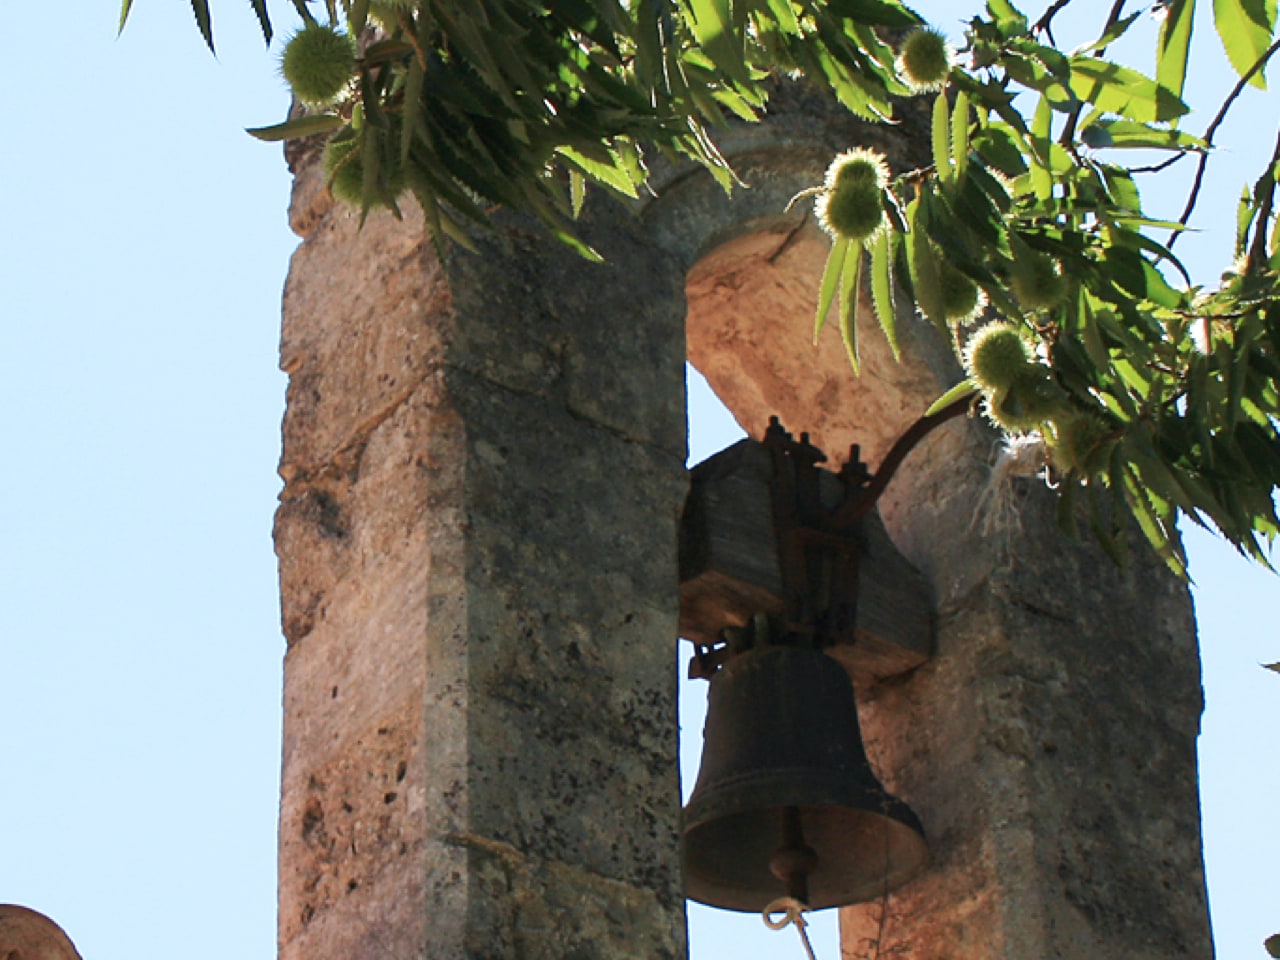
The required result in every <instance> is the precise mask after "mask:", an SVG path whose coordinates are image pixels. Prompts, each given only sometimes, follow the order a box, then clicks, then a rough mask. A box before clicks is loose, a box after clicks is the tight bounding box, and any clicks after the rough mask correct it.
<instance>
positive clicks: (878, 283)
mask: <svg viewBox="0 0 1280 960" xmlns="http://www.w3.org/2000/svg"><path fill="white" fill-rule="evenodd" d="M893 239H894V235H893V232H892V231H890V230H888V229H882V230H880V231H879V232H878V233H877V234H876V238H875V243H874V245H873V246H872V248H871V304H872V306H874V307H875V311H876V319H877V320H878V321H879V322H880V329H881V330H882V331H883V332H884V338H885V339H886V340H888V341H889V349H890V350H891V351H893V359H895V360H899V359H901V357H900V355H899V353H898V318H897V315H896V314H895V313H894V303H893V252H892V246H893Z"/></svg>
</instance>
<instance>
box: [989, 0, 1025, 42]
mask: <svg viewBox="0 0 1280 960" xmlns="http://www.w3.org/2000/svg"><path fill="white" fill-rule="evenodd" d="M987 10H988V11H989V12H990V13H991V16H992V18H993V19H994V20H995V21H996V23H997V24H998V25H999V27H1000V31H1001V32H1002V33H1004V34H1006V35H1009V34H1013V33H1026V30H1027V18H1026V17H1025V16H1024V15H1023V14H1022V12H1021V11H1020V10H1018V9H1017V8H1016V7H1014V5H1013V4H1012V3H1009V0H987Z"/></svg>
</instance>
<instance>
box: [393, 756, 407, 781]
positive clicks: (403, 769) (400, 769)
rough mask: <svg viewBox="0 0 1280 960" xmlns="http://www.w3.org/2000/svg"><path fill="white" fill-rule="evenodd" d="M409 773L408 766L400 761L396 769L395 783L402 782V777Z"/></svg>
mask: <svg viewBox="0 0 1280 960" xmlns="http://www.w3.org/2000/svg"><path fill="white" fill-rule="evenodd" d="M408 772H409V764H407V763H405V761H403V760H401V761H400V764H399V766H397V767H396V783H403V782H404V775H405V774H406V773H408Z"/></svg>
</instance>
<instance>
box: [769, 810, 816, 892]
mask: <svg viewBox="0 0 1280 960" xmlns="http://www.w3.org/2000/svg"><path fill="white" fill-rule="evenodd" d="M817 865H818V853H817V851H816V850H814V849H813V847H811V846H809V845H808V844H807V843H805V842H804V831H803V829H802V827H801V824H800V809H799V808H798V807H791V806H788V807H783V808H782V846H780V847H779V848H778V849H777V850H775V851H774V853H773V856H772V857H770V858H769V872H770V873H772V874H773V875H774V876H775V877H777V878H778V879H779V880H781V881H782V882H783V883H785V884H786V885H787V896H789V897H791V898H792V899H793V900H797V901H799V902H800V903H801V904H803V905H804V909H805V910H808V909H809V874H811V873H812V872H813V868H814V867H816V866H817Z"/></svg>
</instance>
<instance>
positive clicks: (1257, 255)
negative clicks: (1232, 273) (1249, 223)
mask: <svg viewBox="0 0 1280 960" xmlns="http://www.w3.org/2000/svg"><path fill="white" fill-rule="evenodd" d="M1278 162H1280V134H1278V135H1277V136H1276V146H1275V149H1274V150H1272V151H1271V162H1270V163H1269V164H1267V173H1266V176H1265V177H1263V179H1264V180H1266V181H1268V183H1267V195H1266V197H1264V198H1263V201H1262V207H1261V208H1260V209H1259V210H1258V217H1257V219H1256V220H1254V221H1253V242H1252V243H1250V244H1249V258H1248V260H1247V261H1246V262H1245V272H1246V273H1252V272H1253V271H1254V270H1255V269H1256V268H1257V267H1258V266H1259V265H1260V264H1261V263H1262V261H1263V260H1265V259H1266V256H1267V221H1269V220H1270V219H1271V210H1272V204H1273V203H1274V201H1275V196H1276V163H1278Z"/></svg>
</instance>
